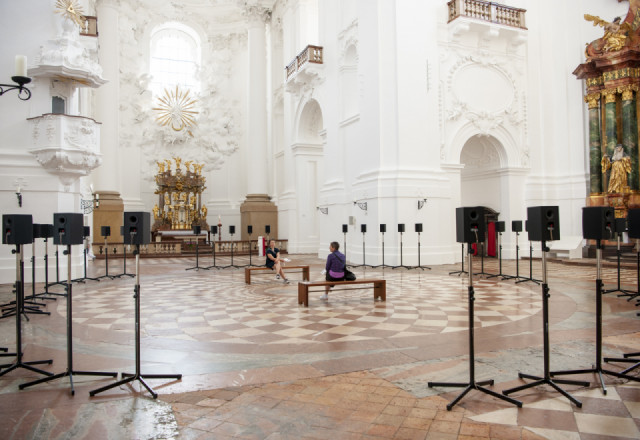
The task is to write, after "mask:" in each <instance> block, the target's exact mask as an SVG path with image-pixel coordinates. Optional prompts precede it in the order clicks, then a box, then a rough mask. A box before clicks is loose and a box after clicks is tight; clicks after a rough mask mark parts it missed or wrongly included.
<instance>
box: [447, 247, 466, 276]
mask: <svg viewBox="0 0 640 440" xmlns="http://www.w3.org/2000/svg"><path fill="white" fill-rule="evenodd" d="M460 248H461V249H460V253H461V260H460V270H454V271H453V272H449V275H458V276H460V275H462V274H463V273H467V271H466V270H464V243H460Z"/></svg>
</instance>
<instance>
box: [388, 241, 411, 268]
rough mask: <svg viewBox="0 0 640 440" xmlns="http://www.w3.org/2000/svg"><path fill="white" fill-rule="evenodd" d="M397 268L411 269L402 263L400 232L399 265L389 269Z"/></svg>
mask: <svg viewBox="0 0 640 440" xmlns="http://www.w3.org/2000/svg"><path fill="white" fill-rule="evenodd" d="M399 267H402V268H405V269H411V267H409V266H405V265H404V264H403V263H402V232H400V264H399V265H397V266H391V269H398V268H399Z"/></svg>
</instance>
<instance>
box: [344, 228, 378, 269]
mask: <svg viewBox="0 0 640 440" xmlns="http://www.w3.org/2000/svg"><path fill="white" fill-rule="evenodd" d="M364 235H365V233H364V232H363V233H362V264H350V265H349V266H351V267H376V266H373V265H371V264H367V259H366V251H365V241H364Z"/></svg>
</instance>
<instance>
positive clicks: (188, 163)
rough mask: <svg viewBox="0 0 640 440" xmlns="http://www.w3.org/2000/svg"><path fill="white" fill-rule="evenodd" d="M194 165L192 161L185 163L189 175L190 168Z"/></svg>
mask: <svg viewBox="0 0 640 440" xmlns="http://www.w3.org/2000/svg"><path fill="white" fill-rule="evenodd" d="M192 163H193V161H192V160H188V161H186V162H185V163H184V167H185V168H186V169H187V173H188V172H189V168H190V167H191V164H192Z"/></svg>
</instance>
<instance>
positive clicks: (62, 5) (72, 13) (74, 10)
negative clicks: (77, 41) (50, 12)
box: [56, 0, 84, 27]
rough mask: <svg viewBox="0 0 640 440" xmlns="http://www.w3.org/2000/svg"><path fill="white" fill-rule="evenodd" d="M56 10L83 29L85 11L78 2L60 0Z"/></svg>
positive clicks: (57, 2)
mask: <svg viewBox="0 0 640 440" xmlns="http://www.w3.org/2000/svg"><path fill="white" fill-rule="evenodd" d="M56 9H57V11H56V12H57V13H58V14H60V15H62V16H63V17H65V18H68V19H69V20H71V21H73V22H75V23H76V24H77V25H78V26H80V27H82V22H83V21H84V17H83V11H82V6H80V5H79V4H78V1H77V0H58V1H56Z"/></svg>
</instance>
